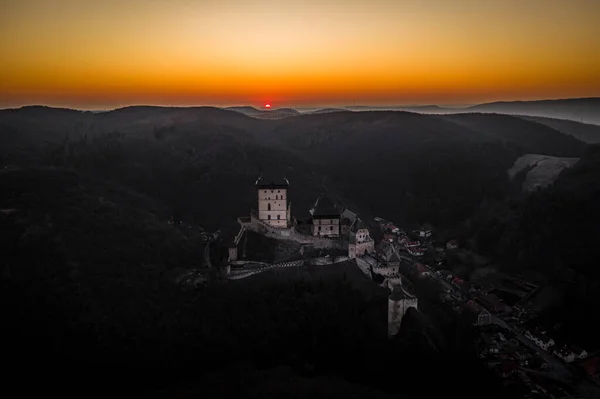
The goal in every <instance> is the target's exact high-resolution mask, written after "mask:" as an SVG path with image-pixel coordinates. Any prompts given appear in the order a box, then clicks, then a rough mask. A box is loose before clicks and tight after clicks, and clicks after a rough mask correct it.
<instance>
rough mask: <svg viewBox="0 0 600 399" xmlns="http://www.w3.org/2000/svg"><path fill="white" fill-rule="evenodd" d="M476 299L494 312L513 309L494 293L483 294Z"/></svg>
mask: <svg viewBox="0 0 600 399" xmlns="http://www.w3.org/2000/svg"><path fill="white" fill-rule="evenodd" d="M475 300H476V301H477V302H479V303H480V304H481V305H483V306H484V307H485V308H486V309H487V310H489V311H490V312H492V313H503V312H507V311H509V310H511V309H510V307H509V306H507V305H506V304H505V303H503V302H502V301H501V300H500V298H498V297H497V296H496V295H494V294H481V295H479V296H477V297H476V298H475Z"/></svg>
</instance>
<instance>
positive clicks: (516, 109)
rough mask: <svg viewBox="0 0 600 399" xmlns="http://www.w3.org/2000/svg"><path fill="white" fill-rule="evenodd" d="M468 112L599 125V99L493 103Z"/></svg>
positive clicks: (478, 106)
mask: <svg viewBox="0 0 600 399" xmlns="http://www.w3.org/2000/svg"><path fill="white" fill-rule="evenodd" d="M469 111H472V112H486V113H500V114H512V115H525V116H542V117H546V118H557V119H566V120H571V121H577V122H585V123H590V124H594V125H600V97H592V98H572V99H564V100H539V101H507V102H494V103H487V104H479V105H474V106H472V107H469Z"/></svg>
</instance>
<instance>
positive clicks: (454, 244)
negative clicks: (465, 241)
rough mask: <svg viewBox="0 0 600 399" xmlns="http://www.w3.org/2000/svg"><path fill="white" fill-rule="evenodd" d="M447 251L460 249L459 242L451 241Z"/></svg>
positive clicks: (447, 245)
mask: <svg viewBox="0 0 600 399" xmlns="http://www.w3.org/2000/svg"><path fill="white" fill-rule="evenodd" d="M446 249H448V250H450V251H453V250H455V249H458V240H450V241H448V243H446Z"/></svg>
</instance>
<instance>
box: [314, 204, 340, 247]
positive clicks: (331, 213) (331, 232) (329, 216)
mask: <svg viewBox="0 0 600 399" xmlns="http://www.w3.org/2000/svg"><path fill="white" fill-rule="evenodd" d="M309 212H310V214H311V215H312V222H313V223H312V231H313V235H314V236H321V237H322V236H326V237H337V236H339V235H340V214H341V212H340V207H339V206H338V205H337V204H336V203H334V202H333V201H332V200H331V198H329V197H328V196H326V195H323V196H321V197H319V198H317V200H316V201H315V204H314V205H313V207H312V209H311V210H310V211H309Z"/></svg>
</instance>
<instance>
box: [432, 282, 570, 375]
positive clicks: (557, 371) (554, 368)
mask: <svg viewBox="0 0 600 399" xmlns="http://www.w3.org/2000/svg"><path fill="white" fill-rule="evenodd" d="M433 277H434V278H435V279H436V280H438V282H439V283H441V284H443V285H444V286H445V287H448V288H450V289H451V290H453V291H454V292H459V290H458V289H457V288H456V287H454V286H453V285H452V284H449V283H448V282H446V281H444V280H443V279H441V278H440V277H439V276H437V275H435V274H433ZM491 316H492V317H491V321H492V323H494V324H496V325H497V326H500V327H502V328H505V329H507V330H508V331H510V332H512V333H513V334H514V336H515V338H517V339H518V340H519V341H520V342H521V343H522V344H524V345H526V346H527V347H529V348H531V349H532V350H533V351H535V352H536V353H537V355H538V356H540V357H541V358H542V359H544V360H545V361H546V362H547V363H548V364H549V365H550V367H551V370H547V371H546V372H547V373H548V375H552V377H553V378H555V379H558V380H561V381H567V382H568V381H570V379H571V372H570V371H569V369H568V368H567V367H566V366H565V364H564V363H563V362H562V361H561V360H560V359H558V358H556V357H554V356H552V355H551V354H550V353H548V352H547V351H545V350H544V349H542V348H540V347H539V346H537V345H536V344H535V343H533V342H532V341H531V340H529V339H528V338H527V337H525V336H524V335H523V334H521V332H520V331H518V330H517V329H516V328H515V327H513V326H512V325H510V324H508V323H507V322H505V321H504V320H502V319H501V318H500V317H498V316H496V315H491Z"/></svg>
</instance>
